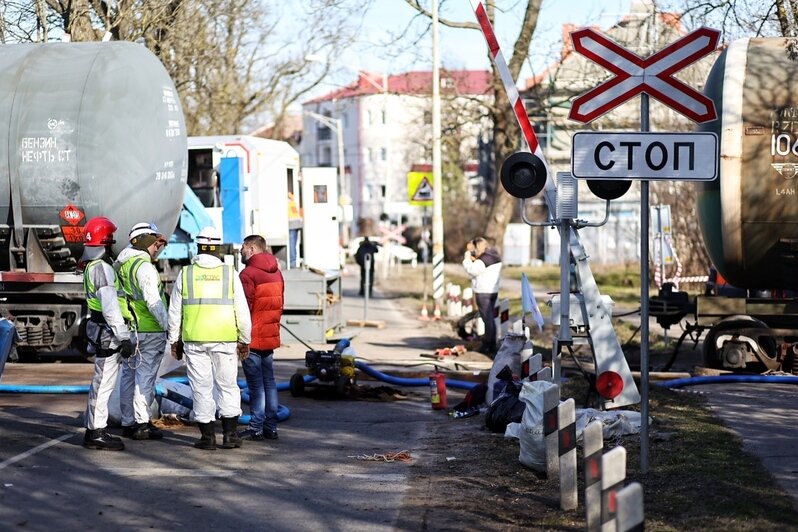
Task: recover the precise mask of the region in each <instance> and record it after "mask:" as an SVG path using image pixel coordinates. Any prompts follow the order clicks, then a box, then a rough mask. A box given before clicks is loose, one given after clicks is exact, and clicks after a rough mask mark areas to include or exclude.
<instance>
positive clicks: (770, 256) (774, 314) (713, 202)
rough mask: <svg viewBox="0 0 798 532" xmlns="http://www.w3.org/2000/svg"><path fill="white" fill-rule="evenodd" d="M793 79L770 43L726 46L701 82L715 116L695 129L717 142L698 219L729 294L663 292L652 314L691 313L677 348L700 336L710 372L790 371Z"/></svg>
mask: <svg viewBox="0 0 798 532" xmlns="http://www.w3.org/2000/svg"><path fill="white" fill-rule="evenodd" d="M796 79H798V62H796V61H795V60H793V59H791V57H790V51H789V49H788V41H787V40H786V39H777V38H761V39H743V40H739V41H735V42H733V43H732V44H731V45H730V46H729V47H728V48H727V49H726V50H725V51H724V52H723V53H722V54H721V55H720V56H719V58H718V59H717V61H716V63H715V65H714V67H713V68H712V71H711V72H710V75H709V77H708V79H707V83H706V88H705V93H706V94H707V95H708V96H709V97H710V98H712V100H713V101H714V102H715V106H716V108H717V110H718V116H719V118H718V119H717V120H715V121H712V122H708V123H707V124H704V125H703V126H702V130H704V131H711V132H714V133H716V134H717V135H718V138H719V161H720V178H719V179H717V180H715V181H711V182H705V183H702V184H701V185H700V190H699V193H698V211H699V220H700V224H701V228H702V232H703V237H704V243H705V245H706V248H707V251H708V253H709V256H710V258H711V259H712V262H713V264H714V266H715V268H716V269H717V272H718V273H719V274H720V276H721V278H724V279H725V281H726V282H727V283H728V285H731V286H733V287H735V290H727V291H726V292H724V291H718V290H715V287H716V286H719V285H720V283H713V284H712V285H710V286H708V288H707V291H706V292H707V293H706V294H705V295H700V296H697V297H696V298H694V299H693V298H688V297H687V294H686V293H684V292H671V291H670V288H671V287H668V286H666V287H664V288H665V290H663V291H661V292H660V294H659V296H657V297H655V298H652V307H651V308H652V315H655V316H657V318H658V320H659V321H660V323H661V324H663V325H670V324H673V323H676V322H677V321H678V320H679V319H681V318H682V317H684V316H686V315H688V314H691V313H692V314H694V319H695V322H694V323H693V324H690V325H689V326H688V329H687V330H686V331H685V333H684V334H683V336H682V338H681V339H680V342H679V343H678V344H677V350H678V348H679V346H680V345H681V342H682V340H684V339H685V336H686V335H688V334H696V333H698V334H700V333H701V332H703V331H706V333H707V334H706V336H705V339H704V362H705V364H706V365H707V366H709V367H713V368H722V369H732V370H742V369H749V370H750V369H756V370H777V369H782V370H785V371H796V370H798V365H796V364H795V363H794V359H795V351H796V347H797V346H798V299H796V298H795V297H794V296H795V290H798V196H797V195H796V194H798V86H796V84H795V80H796ZM676 309H679V311H678V312H677V311H676ZM674 320H676V321H674ZM688 323H689V320H688ZM675 356H676V352H675V353H674V358H675Z"/></svg>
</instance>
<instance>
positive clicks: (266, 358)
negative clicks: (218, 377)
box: [239, 235, 285, 440]
mask: <svg viewBox="0 0 798 532" xmlns="http://www.w3.org/2000/svg"><path fill="white" fill-rule="evenodd" d="M241 260H242V261H243V262H244V264H246V265H247V267H246V268H244V270H243V271H242V272H241V274H240V275H239V276H240V277H241V284H242V285H243V286H244V293H245V294H246V296H247V302H248V303H249V311H250V313H251V314H252V341H251V342H250V344H249V356H248V357H247V358H245V359H244V361H243V362H242V363H241V365H242V366H243V367H244V375H246V377H247V386H248V387H249V410H250V421H249V428H248V429H247V430H246V431H244V432H243V433H242V434H241V437H242V438H244V439H250V440H265V439H269V440H276V439H277V384H276V383H275V382H274V367H273V363H274V350H275V349H277V348H278V347H280V317H281V316H282V314H283V294H284V292H285V283H284V281H283V274H282V273H280V269H279V268H278V266H277V259H275V258H274V256H273V255H272V254H271V253H269V252H268V247H267V246H266V241H265V240H264V239H263V237H262V236H260V235H250V236H248V237H247V238H245V239H244V243H243V245H242V246H241Z"/></svg>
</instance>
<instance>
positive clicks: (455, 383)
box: [355, 362, 476, 390]
mask: <svg viewBox="0 0 798 532" xmlns="http://www.w3.org/2000/svg"><path fill="white" fill-rule="evenodd" d="M355 367H356V368H357V369H359V370H361V371H362V372H363V373H365V374H366V375H369V376H371V377H374V378H375V379H379V380H381V381H384V382H387V383H388V384H393V385H395V386H429V379H409V378H406V377H394V376H392V375H388V374H386V373H383V372H381V371H377V370H376V369H374V368H372V367H371V366H369V365H368V364H366V363H364V362H355ZM446 386H447V387H451V388H460V389H463V390H470V389H471V388H473V387H474V386H476V383H474V382H468V381H460V380H455V379H446Z"/></svg>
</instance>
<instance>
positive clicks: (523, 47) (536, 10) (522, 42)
mask: <svg viewBox="0 0 798 532" xmlns="http://www.w3.org/2000/svg"><path fill="white" fill-rule="evenodd" d="M405 1H406V2H407V3H408V4H409V5H410V6H411V7H413V8H414V9H415V10H417V11H418V12H419V13H421V14H422V15H424V16H431V13H430V11H429V10H428V9H427V8H426V7H424V6H422V5H421V4H420V2H419V0H405ZM433 1H437V0H433ZM542 3H543V0H527V1H526V5H525V7H524V9H523V16H522V20H521V26H520V28H519V30H518V36H517V37H516V39H515V42H514V43H513V46H512V53H511V54H512V55H510V57H509V59H508V60H507V66H508V67H509V70H510V75H511V76H512V78H513V79H514V80H516V79H518V75H519V73H520V72H521V67H523V65H524V62H525V61H526V59H527V56H528V55H529V45H530V43H531V42H532V36H533V34H534V33H535V29H536V28H537V23H538V16H539V14H540V7H541V4H542ZM522 5H523V4H522ZM485 11H486V13H487V15H488V18H489V19H490V21H491V23H494V22H495V15H496V2H495V1H494V0H488V1H487V2H485ZM440 23H441V24H443V25H446V26H449V27H452V28H464V29H471V30H476V31H480V28H479V25H478V24H477V23H476V22H473V21H467V22H466V21H455V20H449V19H447V18H441V19H440ZM505 54H506V52H505ZM491 73H492V80H493V81H492V85H491V90H492V94H493V98H492V101H491V102H490V104H488V114H489V116H490V121H491V123H492V125H493V160H494V161H495V164H496V165H500V164H501V161H504V159H506V158H507V157H508V156H509V155H510V154H512V153H513V152H514V151H516V150H517V149H518V148H519V142H520V139H521V131H520V129H519V128H518V125H517V123H516V120H515V115H514V114H513V110H512V107H511V106H510V103H509V101H508V100H507V96H506V94H505V91H504V85H503V84H502V80H501V74H500V73H499V72H498V70H497V69H496V67H495V65H493V63H491ZM494 174H495V175H499V172H498V168H497V169H496V170H495V172H494ZM491 199H492V201H491V202H490V204H489V205H488V206H487V212H486V213H485V215H484V219H483V220H482V224H481V226H482V227H484V233H485V236H486V237H488V238H489V239H491V240H493V241H494V242H497V243H498V244H499V245H501V242H502V240H503V238H504V231H505V229H506V227H507V224H508V223H510V221H511V219H512V217H513V212H514V210H515V209H516V204H517V201H516V199H515V198H513V197H512V196H510V195H509V194H508V193H507V192H506V191H505V190H504V189H503V188H501V187H495V189H494V193H493V195H492V197H491Z"/></svg>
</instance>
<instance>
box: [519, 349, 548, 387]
mask: <svg viewBox="0 0 798 532" xmlns="http://www.w3.org/2000/svg"><path fill="white" fill-rule="evenodd" d="M542 367H543V356H542V355H540V354H535V353H534V352H533V351H532V348H524V350H523V351H521V378H522V379H524V378H526V377H529V380H530V381H536V380H537V373H538V371H540V370H541V368H542Z"/></svg>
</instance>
